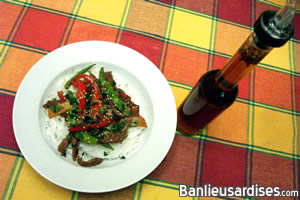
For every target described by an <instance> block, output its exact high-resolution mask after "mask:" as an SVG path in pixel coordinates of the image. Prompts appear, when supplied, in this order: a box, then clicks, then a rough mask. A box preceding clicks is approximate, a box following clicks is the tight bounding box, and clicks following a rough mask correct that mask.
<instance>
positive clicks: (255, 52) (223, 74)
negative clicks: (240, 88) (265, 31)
mask: <svg viewBox="0 0 300 200" xmlns="http://www.w3.org/2000/svg"><path fill="white" fill-rule="evenodd" d="M257 42H259V40H258V38H257V37H256V34H255V32H252V34H250V36H249V37H248V38H247V40H246V41H245V42H244V43H243V45H242V46H241V47H240V48H239V50H238V51H237V52H236V53H235V54H234V55H233V56H232V58H231V59H230V60H229V61H228V62H227V63H226V64H225V66H224V68H223V69H222V70H221V71H220V72H219V73H218V74H217V76H216V82H217V84H218V86H219V87H220V88H222V89H224V90H232V89H233V88H235V87H236V86H237V85H238V84H239V82H240V81H241V80H242V79H243V78H244V77H245V76H246V75H247V74H248V73H249V72H250V71H251V70H252V69H253V68H254V67H255V66H256V64H258V63H259V62H260V61H261V60H262V59H263V58H264V57H265V56H266V55H268V53H269V52H270V51H271V50H272V47H266V48H259V47H258V46H257V45H256V43H257Z"/></svg>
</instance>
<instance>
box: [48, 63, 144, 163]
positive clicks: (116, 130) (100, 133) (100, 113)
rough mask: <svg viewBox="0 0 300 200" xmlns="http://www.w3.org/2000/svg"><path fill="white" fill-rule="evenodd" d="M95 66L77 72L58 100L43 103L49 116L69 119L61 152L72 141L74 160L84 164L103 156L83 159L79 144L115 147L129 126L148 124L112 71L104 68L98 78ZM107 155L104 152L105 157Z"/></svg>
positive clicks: (124, 135) (60, 92)
mask: <svg viewBox="0 0 300 200" xmlns="http://www.w3.org/2000/svg"><path fill="white" fill-rule="evenodd" d="M93 66H94V64H93V65H90V66H88V67H86V68H84V69H83V70H81V71H79V72H78V73H76V74H75V76H73V77H72V78H71V79H70V80H69V81H68V82H67V83H66V84H65V86H64V87H65V88H66V89H67V90H66V91H64V92H65V93H64V92H63V91H58V92H57V96H58V98H59V100H57V99H56V98H55V99H54V100H51V101H48V102H47V103H46V104H45V105H44V106H43V107H44V108H45V109H48V116H49V118H53V117H56V116H59V115H60V116H62V117H64V119H65V120H66V124H67V126H68V131H69V134H68V136H67V137H66V138H65V139H64V140H63V141H62V142H61V144H60V145H59V147H58V151H59V152H61V154H62V155H65V152H66V149H67V147H68V145H69V144H71V146H72V158H73V161H77V162H78V164H79V165H81V166H85V167H88V166H94V165H97V164H100V163H101V162H102V159H101V158H94V159H91V160H88V161H84V160H83V159H82V158H81V157H80V156H79V155H78V151H79V145H80V143H85V144H93V145H96V144H97V145H102V146H103V147H105V148H107V149H110V150H114V148H113V147H112V145H111V144H115V143H121V142H122V141H123V140H125V139H126V138H127V136H128V129H129V128H130V127H137V126H140V127H147V124H146V121H145V119H144V118H143V117H142V116H140V114H139V106H138V105H136V104H135V103H133V101H132V100H131V97H129V96H128V95H127V94H126V93H125V92H124V91H123V90H122V89H120V88H117V86H116V85H117V84H116V82H115V81H114V79H113V76H112V73H111V72H104V68H103V67H102V68H101V69H100V70H99V77H98V78H97V77H95V76H94V75H93V74H92V73H88V71H89V70H90V69H91V68H92V67H93ZM70 87H71V88H70ZM69 88H70V89H69ZM107 155H108V153H107V152H105V153H104V156H107ZM82 156H83V155H82ZM120 158H121V159H123V157H120Z"/></svg>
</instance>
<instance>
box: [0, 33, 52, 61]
mask: <svg viewBox="0 0 300 200" xmlns="http://www.w3.org/2000/svg"><path fill="white" fill-rule="evenodd" d="M0 44H2V45H5V46H8V47H15V48H18V49H23V50H26V51H31V52H34V53H39V54H43V55H45V54H48V53H49V52H50V51H49V50H46V49H40V48H36V47H31V46H28V45H24V44H19V43H15V42H12V41H7V40H1V39H0ZM6 53H7V52H6ZM3 54H4V55H5V56H6V54H5V52H4V53H3ZM1 55H2V54H1V52H0V60H1ZM0 66H1V64H0Z"/></svg>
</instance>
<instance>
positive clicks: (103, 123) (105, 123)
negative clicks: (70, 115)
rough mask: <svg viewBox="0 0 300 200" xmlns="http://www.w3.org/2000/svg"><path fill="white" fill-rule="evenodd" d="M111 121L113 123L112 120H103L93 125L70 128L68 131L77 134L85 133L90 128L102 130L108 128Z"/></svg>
mask: <svg viewBox="0 0 300 200" xmlns="http://www.w3.org/2000/svg"><path fill="white" fill-rule="evenodd" d="M112 121H113V120H112V119H104V120H101V121H100V122H99V123H95V124H87V125H83V126H72V127H70V128H69V131H70V132H78V131H87V130H89V129H92V128H104V127H106V126H108V125H109V124H110V123H112Z"/></svg>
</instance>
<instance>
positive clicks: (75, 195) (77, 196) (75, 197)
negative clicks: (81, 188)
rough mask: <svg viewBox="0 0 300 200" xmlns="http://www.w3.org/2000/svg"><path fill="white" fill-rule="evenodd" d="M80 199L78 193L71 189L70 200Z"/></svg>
mask: <svg viewBox="0 0 300 200" xmlns="http://www.w3.org/2000/svg"><path fill="white" fill-rule="evenodd" d="M79 199H80V193H79V192H76V191H72V196H71V200H79Z"/></svg>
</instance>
